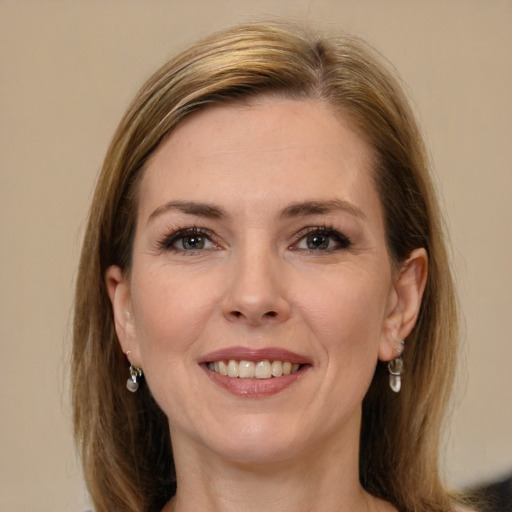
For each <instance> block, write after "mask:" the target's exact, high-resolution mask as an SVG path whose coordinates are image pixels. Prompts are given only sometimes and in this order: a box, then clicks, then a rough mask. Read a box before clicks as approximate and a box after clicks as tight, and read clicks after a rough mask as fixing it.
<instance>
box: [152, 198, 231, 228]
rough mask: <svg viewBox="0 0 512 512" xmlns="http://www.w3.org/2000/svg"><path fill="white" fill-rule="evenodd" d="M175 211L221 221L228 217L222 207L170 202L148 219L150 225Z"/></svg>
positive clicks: (190, 202)
mask: <svg viewBox="0 0 512 512" xmlns="http://www.w3.org/2000/svg"><path fill="white" fill-rule="evenodd" d="M173 210H177V211H179V212H181V213H187V214H189V215H196V216H198V217H207V218H210V219H220V218H222V217H227V213H226V211H225V210H224V209H223V208H221V207H220V206H215V205H212V204H208V203H197V202H195V201H169V202H167V203H165V204H163V205H162V206H159V207H158V208H157V209H156V210H154V211H153V212H152V213H151V214H150V215H149V217H148V221H147V222H148V223H149V222H151V221H152V220H153V219H154V218H155V217H158V216H159V215H162V214H163V213H167V212H170V211H173Z"/></svg>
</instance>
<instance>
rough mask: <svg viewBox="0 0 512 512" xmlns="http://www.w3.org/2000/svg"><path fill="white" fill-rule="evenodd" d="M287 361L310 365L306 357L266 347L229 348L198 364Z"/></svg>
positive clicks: (216, 352)
mask: <svg viewBox="0 0 512 512" xmlns="http://www.w3.org/2000/svg"><path fill="white" fill-rule="evenodd" d="M230 359H233V360H235V361H253V362H258V361H265V360H267V359H268V360H269V361H288V362H290V363H298V364H311V361H310V359H309V358H308V357H306V356H303V355H301V354H297V353H296V352H292V351H291V350H287V349H284V348H279V347H268V348H261V349H254V348H247V347H241V346H240V347H229V348H222V349H220V350H215V351H213V352H210V353H208V354H206V355H204V356H203V357H201V359H200V360H199V363H210V362H214V361H229V360H230Z"/></svg>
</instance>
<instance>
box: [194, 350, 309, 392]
mask: <svg viewBox="0 0 512 512" xmlns="http://www.w3.org/2000/svg"><path fill="white" fill-rule="evenodd" d="M199 363H200V365H201V366H202V367H203V369H204V370H205V371H206V373H207V375H208V376H209V377H210V379H212V381H213V382H215V383H216V384H218V385H219V386H221V387H222V388H224V389H226V390H227V391H229V392H231V393H233V394H235V395H239V396H245V397H248V396H252V397H257V396H266V395H273V394H276V393H278V392H280V391H282V390H284V389H286V388H288V387H289V386H290V385H292V384H293V383H294V382H297V381H298V380H300V379H301V377H302V376H304V375H305V374H306V373H307V370H308V369H309V368H311V366H312V365H311V361H309V359H308V358H306V357H304V356H301V355H299V354H296V353H294V352H290V351H288V350H285V349H278V348H268V349H261V350H252V349H246V348H244V347H232V348H229V349H225V350H219V351H216V352H212V353H211V354H208V355H206V356H205V357H203V358H202V359H201V360H200V361H199Z"/></svg>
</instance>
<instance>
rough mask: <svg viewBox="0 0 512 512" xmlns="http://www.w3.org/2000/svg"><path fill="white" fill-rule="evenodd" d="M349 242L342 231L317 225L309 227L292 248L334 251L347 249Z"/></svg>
mask: <svg viewBox="0 0 512 512" xmlns="http://www.w3.org/2000/svg"><path fill="white" fill-rule="evenodd" d="M350 246H351V242H350V240H349V239H348V237H346V236H345V235H344V234H343V233H340V232H339V231H337V230H335V229H332V228H327V227H318V228H313V229H310V231H309V232H308V233H306V234H305V235H303V236H302V237H301V238H300V239H299V241H298V242H297V243H296V244H295V245H294V247H293V248H295V249H300V250H306V251H326V252H327V251H335V250H339V249H348V248H349V247H350Z"/></svg>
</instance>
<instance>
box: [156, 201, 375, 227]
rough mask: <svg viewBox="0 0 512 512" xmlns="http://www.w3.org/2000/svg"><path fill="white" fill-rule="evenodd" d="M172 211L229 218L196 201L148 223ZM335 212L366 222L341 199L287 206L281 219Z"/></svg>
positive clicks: (170, 207) (176, 205)
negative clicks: (344, 213)
mask: <svg viewBox="0 0 512 512" xmlns="http://www.w3.org/2000/svg"><path fill="white" fill-rule="evenodd" d="M170 211H179V212H181V213H185V214H188V215H196V216H198V217H206V218H209V219H221V218H225V217H228V214H227V212H226V211H225V210H224V209H223V208H222V207H220V206H217V205H213V204H208V203H198V202H196V201H169V202H167V203H165V204H163V205H161V206H159V207H158V208H157V209H156V210H154V211H153V212H152V213H151V214H150V215H149V217H148V220H147V222H148V223H149V222H151V221H152V220H153V219H154V218H155V217H158V216H159V215H162V214H164V213H167V212H170ZM333 211H342V212H346V213H348V214H350V215H353V216H354V217H358V218H360V219H362V220H366V216H365V214H364V213H363V211H362V210H361V209H360V208H358V207H357V206H355V205H354V204H352V203H350V202H348V201H343V200H341V199H331V200H328V201H315V200H313V201H300V202H297V203H292V204H290V205H289V206H287V207H286V208H285V209H284V210H283V211H282V212H281V217H284V218H287V217H288V218H290V217H307V216H309V215H322V214H327V213H331V212H333Z"/></svg>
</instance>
